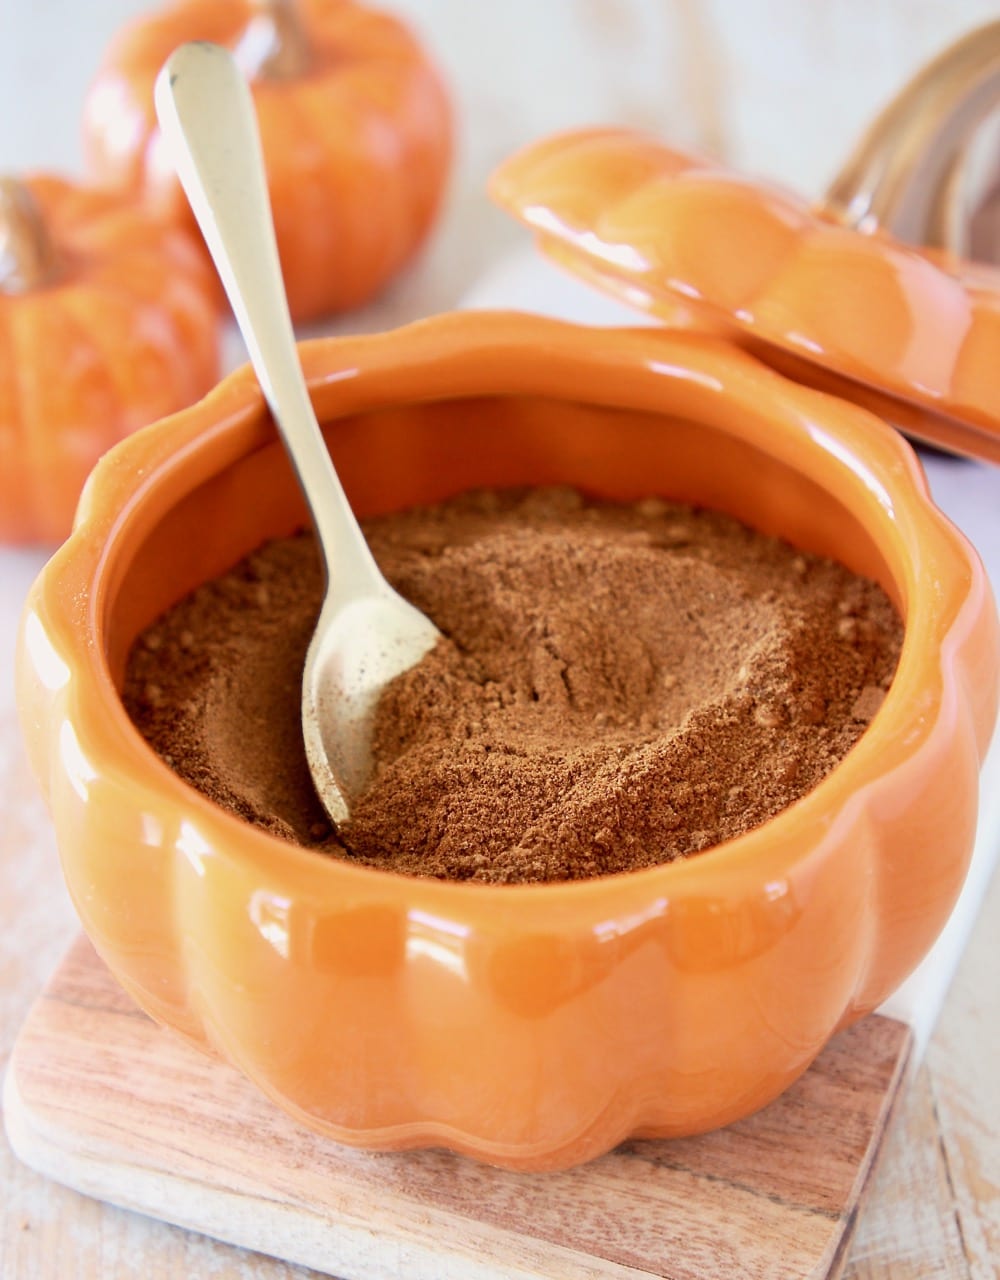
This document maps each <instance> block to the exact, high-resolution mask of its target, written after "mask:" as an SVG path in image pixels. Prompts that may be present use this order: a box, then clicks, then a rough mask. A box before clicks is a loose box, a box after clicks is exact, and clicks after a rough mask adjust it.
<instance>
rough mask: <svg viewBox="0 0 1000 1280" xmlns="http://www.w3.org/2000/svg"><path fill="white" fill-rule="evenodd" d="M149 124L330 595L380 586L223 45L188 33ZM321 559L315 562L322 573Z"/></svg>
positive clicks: (244, 100) (254, 138)
mask: <svg viewBox="0 0 1000 1280" xmlns="http://www.w3.org/2000/svg"><path fill="white" fill-rule="evenodd" d="M155 101H156V112H157V116H158V118H159V122H160V128H161V130H162V133H163V137H164V140H165V141H166V143H167V145H168V147H169V151H170V155H171V158H172V159H173V162H174V165H175V167H176V170H177V176H178V177H179V179H180V182H181V185H182V186H183V188H184V192H185V194H186V195H187V198H188V202H189V203H190V205H191V208H192V210H193V212H194V215H195V218H196V219H197V221H198V225H199V227H200V228H201V232H202V235H203V236H204V238H205V242H206V244H207V245H208V249H209V252H210V253H211V255H212V259H213V261H214V262H215V265H216V268H217V270H218V272H219V276H220V277H221V279H222V283H223V286H224V287H225V290H226V294H227V296H228V298H229V301H230V304H231V305H232V308H233V313H234V315H235V316H236V322H237V324H238V325H239V327H240V332H241V333H242V334H243V339H244V341H245V342H246V345H247V350H248V351H249V353H250V361H251V363H252V365H253V367H254V371H255V372H256V374H257V379H258V381H259V382H260V386H261V390H262V391H263V393H264V398H265V400H266V401H267V404H268V407H269V408H270V410H271V413H272V415H273V417H274V420H275V423H276V424H277V426H278V429H279V431H280V432H281V435H282V437H283V439H284V442H285V447H286V448H287V450H288V453H289V455H290V457H291V459H292V463H293V465H294V467H295V471H296V473H297V475H298V478H299V483H300V484H301V486H302V490H303V492H304V494H305V497H306V501H307V502H308V504H309V508H310V510H311V512H312V517H313V521H314V523H315V525H316V531H317V533H318V535H319V541H320V545H321V547H322V548H323V551H324V557H328V555H329V551H330V549H331V548H334V547H335V548H336V550H337V563H336V580H335V587H336V594H337V596H338V598H339V599H341V600H348V599H351V598H355V597H358V596H362V595H371V594H374V593H378V592H379V591H380V590H384V589H385V585H386V584H385V581H384V579H383V578H382V575H381V573H380V571H379V569H378V567H377V565H376V564H375V560H374V558H373V557H372V554H371V552H370V551H369V549H368V544H367V543H366V542H365V539H364V535H363V534H362V532H361V529H360V527H359V526H358V522H357V520H356V519H355V517H354V513H353V512H352V511H351V508H350V504H349V503H348V501H347V497H346V495H345V493H344V490H343V487H342V486H341V483H340V480H339V478H338V476H337V473H336V471H335V470H334V467H333V463H332V462H331V460H330V455H329V454H328V452H327V450H326V445H325V444H324V441H323V437H322V435H321V434H320V429H319V424H318V423H317V421H316V415H315V413H314V412H313V407H312V402H311V401H310V399H309V392H308V390H307V389H306V385H305V379H304V377H303V374H302V368H301V365H300V364H299V358H298V352H297V351H296V347H295V334H294V331H293V329H292V321H291V317H290V315H289V313H288V301H287V299H286V297H285V291H284V285H283V282H282V276H281V267H280V264H279V261H278V249H277V245H276V243H275V238H274V223H273V221H272V219H271V208H270V202H269V199H268V193H267V183H266V179H265V176H264V162H263V156H262V153H261V146H260V136H259V134H258V131H257V119H256V114H255V111H254V105H253V98H252V97H251V95H250V90H249V88H248V86H247V83H246V80H245V79H244V77H243V73H242V72H241V71H240V69H239V67H238V65H237V63H236V61H235V59H234V58H233V56H232V54H231V53H230V52H229V51H228V49H224V48H222V47H221V46H220V45H215V44H209V43H207V42H205V41H197V42H194V43H191V44H185V45H181V47H180V48H179V49H176V50H175V51H174V52H173V53H172V54H171V55H170V57H169V58H168V59H167V61H166V63H165V64H164V66H163V68H162V70H161V71H160V74H159V77H158V78H157V82H156V91H155ZM331 568H332V566H331V565H330V564H329V562H327V564H326V569H327V575H328V577H329V576H330V571H331Z"/></svg>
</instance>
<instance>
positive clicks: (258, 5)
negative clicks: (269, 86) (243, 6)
mask: <svg viewBox="0 0 1000 1280" xmlns="http://www.w3.org/2000/svg"><path fill="white" fill-rule="evenodd" d="M250 9H251V14H252V16H251V18H250V21H249V22H248V23H247V26H246V28H245V29H244V32H243V34H242V36H241V37H240V39H239V41H238V43H237V45H236V48H235V49H234V50H233V53H234V56H235V58H236V61H237V62H238V63H239V65H240V66H241V67H242V69H243V71H244V73H245V74H246V75H247V76H248V77H249V78H250V79H257V80H259V79H265V80H293V79H295V77H296V76H300V75H302V73H303V72H304V71H306V70H307V69H308V67H309V63H310V61H311V51H310V48H309V39H308V36H307V35H306V31H305V26H304V24H303V22H302V18H301V17H300V15H299V12H298V6H297V4H296V2H295V0H250Z"/></svg>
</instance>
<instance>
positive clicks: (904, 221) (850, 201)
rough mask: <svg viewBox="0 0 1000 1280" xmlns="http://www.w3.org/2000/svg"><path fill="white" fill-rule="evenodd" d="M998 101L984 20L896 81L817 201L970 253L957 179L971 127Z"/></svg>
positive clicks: (843, 216) (992, 43) (994, 59)
mask: <svg viewBox="0 0 1000 1280" xmlns="http://www.w3.org/2000/svg"><path fill="white" fill-rule="evenodd" d="M998 107H1000V22H991V23H987V24H986V25H985V26H982V27H979V28H978V29H977V30H975V31H972V32H970V33H969V34H968V35H966V36H963V37H962V39H960V40H958V41H957V42H956V43H955V44H953V45H951V46H950V47H949V48H947V49H946V50H945V51H944V52H943V53H941V54H940V55H939V56H938V57H936V58H935V59H934V60H933V61H932V62H930V63H929V64H928V65H927V66H926V67H924V68H923V69H922V70H921V71H920V72H919V73H918V74H917V75H916V76H915V77H914V78H913V79H912V80H911V81H910V82H909V83H908V84H907V85H905V86H904V88H903V89H902V91H901V92H900V93H899V94H897V96H896V97H895V98H894V99H893V100H892V102H890V104H889V105H888V107H886V108H885V109H884V110H883V111H882V112H881V114H880V115H879V116H878V117H877V118H876V119H875V121H874V122H873V124H872V125H871V126H870V127H869V129H868V130H867V132H866V133H865V135H864V137H863V138H862V140H861V142H860V143H859V145H858V146H857V148H856V149H855V151H854V152H853V154H852V155H851V156H850V158H849V159H848V161H847V163H846V164H845V165H844V167H843V168H842V169H841V171H840V173H839V174H838V176H837V178H836V179H835V180H834V181H833V183H831V185H830V187H829V189H828V191H827V194H826V199H825V202H824V208H825V209H826V211H827V212H829V213H831V214H832V215H833V216H834V217H836V218H838V219H839V220H840V221H843V222H845V223H847V224H848V225H850V226H854V227H860V228H862V229H866V230H868V229H874V228H875V227H876V226H879V227H884V228H885V229H886V230H888V231H891V232H892V233H893V234H894V235H896V236H898V237H899V238H900V239H901V240H907V241H909V242H910V243H912V244H922V245H928V246H931V247H934V248H942V249H947V250H949V251H951V252H952V253H955V254H957V255H958V256H960V257H968V256H970V237H971V229H970V224H971V219H970V217H969V216H968V214H967V211H966V210H965V209H963V207H962V203H961V200H960V198H959V196H960V193H961V189H962V186H963V183H962V179H963V176H964V170H965V168H966V161H967V158H968V155H969V149H970V143H971V140H972V138H973V135H974V134H975V133H976V131H977V129H978V128H979V126H980V125H982V124H983V123H984V122H985V121H986V119H987V117H988V116H989V115H990V114H991V113H992V112H993V111H995V110H996V109H997V108H998Z"/></svg>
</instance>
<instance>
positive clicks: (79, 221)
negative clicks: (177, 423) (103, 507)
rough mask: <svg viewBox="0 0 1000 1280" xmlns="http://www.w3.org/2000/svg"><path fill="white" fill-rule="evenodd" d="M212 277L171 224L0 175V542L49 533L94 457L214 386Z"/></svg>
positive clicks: (56, 537) (62, 531)
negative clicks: (3, 177) (0, 177)
mask: <svg viewBox="0 0 1000 1280" xmlns="http://www.w3.org/2000/svg"><path fill="white" fill-rule="evenodd" d="M216 287H217V286H216V284H215V281H214V279H213V277H212V274H211V272H210V271H209V269H208V268H207V266H206V263H205V261H204V257H203V255H202V253H201V252H200V251H199V248H198V246H197V243H196V242H195V241H194V239H193V238H192V237H191V236H190V235H189V234H188V233H187V232H186V231H184V230H182V229H181V228H178V227H176V226H173V225H171V224H168V223H164V222H163V221H162V220H159V219H156V218H154V217H152V215H151V214H150V213H148V212H146V211H144V210H142V209H139V208H136V207H135V206H132V205H129V204H124V203H123V202H122V201H121V200H120V199H118V198H117V197H114V196H111V195H108V194H107V193H104V192H96V191H92V190H87V189H85V188H81V187H78V186H75V185H74V184H72V183H70V182H68V181H65V180H63V179H61V178H56V177H50V176H41V175H36V176H33V177H31V178H28V179H25V180H24V181H23V182H18V181H15V180H13V179H10V178H5V179H0V541H3V542H8V543H30V542H42V543H46V542H47V543H53V542H59V541H61V540H62V539H63V538H65V537H66V535H67V534H68V533H69V531H70V528H71V526H72V522H73V513H74V511H75V509H76V502H77V499H78V497H79V495H80V491H81V489H82V488H83V483H84V480H85V479H86V477H87V475H88V473H89V472H90V470H91V468H92V467H93V465H94V463H95V462H96V461H97V459H98V458H99V457H100V456H101V454H102V453H104V452H105V450H107V449H109V448H110V447H111V445H113V444H115V443H116V442H117V441H118V440H120V439H121V438H122V437H123V436H125V435H127V434H128V433H129V432H131V431H133V430H134V429H135V428H137V427H140V426H143V425H144V424H145V423H147V422H152V421H154V420H155V419H157V418H162V417H163V416H164V414H169V413H174V412H175V411H176V410H178V409H182V408H185V407H186V406H187V405H189V404H191V403H193V401H195V400H197V399H199V398H200V397H201V396H202V395H204V393H205V392H206V391H207V390H208V389H209V388H210V387H211V386H212V385H213V384H214V383H215V381H216V380H217V378H218V375H219V351H218V349H219V339H218V331H219V315H218V308H217V294H216Z"/></svg>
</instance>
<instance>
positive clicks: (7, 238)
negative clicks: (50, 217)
mask: <svg viewBox="0 0 1000 1280" xmlns="http://www.w3.org/2000/svg"><path fill="white" fill-rule="evenodd" d="M58 273H59V260H58V258H57V256H56V251H55V246H54V245H53V243H52V239H51V237H50V236H49V233H48V229H47V228H46V226H45V219H44V218H43V217H42V211H41V209H40V208H39V207H38V201H37V200H36V199H35V197H34V196H33V195H32V194H31V191H30V190H29V188H28V187H27V186H25V184H24V183H23V182H18V181H16V179H14V178H0V292H2V293H27V292H28V291H29V290H30V289H38V288H41V287H42V286H43V285H46V284H50V283H51V282H52V280H53V279H54V278H55V277H56V276H57V275H58Z"/></svg>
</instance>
